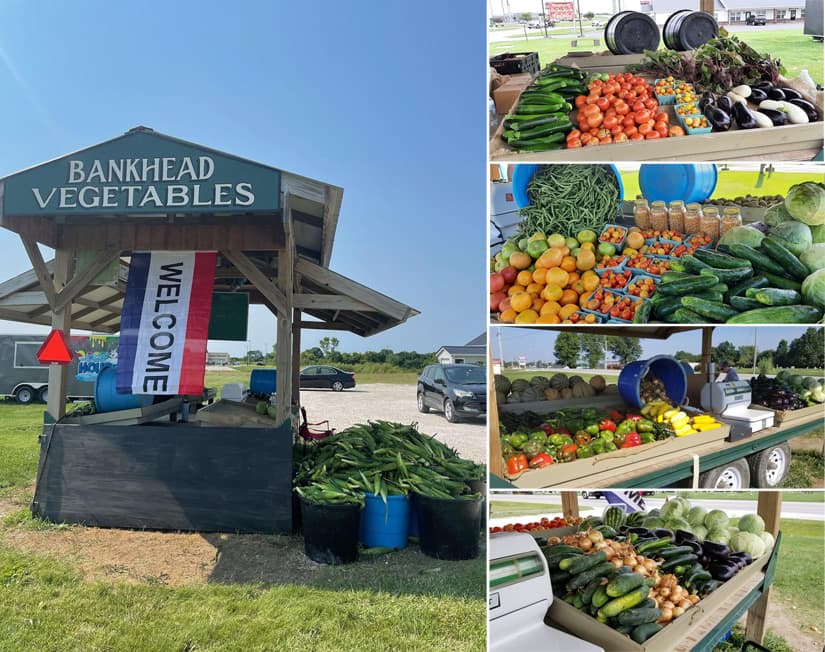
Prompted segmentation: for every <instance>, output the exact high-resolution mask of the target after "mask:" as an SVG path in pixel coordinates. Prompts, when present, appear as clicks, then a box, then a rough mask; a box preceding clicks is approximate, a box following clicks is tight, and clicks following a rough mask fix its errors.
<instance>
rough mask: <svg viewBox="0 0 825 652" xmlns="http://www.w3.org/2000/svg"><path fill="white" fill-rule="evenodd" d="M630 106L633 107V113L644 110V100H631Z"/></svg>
mask: <svg viewBox="0 0 825 652" xmlns="http://www.w3.org/2000/svg"><path fill="white" fill-rule="evenodd" d="M630 108H632V109H633V113H638V112H639V111H644V109H645V103H644V100H636V101H635V102H633V104H632V105H631V107H630Z"/></svg>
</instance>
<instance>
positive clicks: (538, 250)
mask: <svg viewBox="0 0 825 652" xmlns="http://www.w3.org/2000/svg"><path fill="white" fill-rule="evenodd" d="M549 248H550V246H549V245H548V244H547V240H532V241H530V242H528V243H527V253H528V254H530V255H531V256H532V257H533V258H538V257H539V256H541V255H542V254H543V253H544V252H545V251H547V250H548V249H549Z"/></svg>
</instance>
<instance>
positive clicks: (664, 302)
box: [653, 294, 682, 319]
mask: <svg viewBox="0 0 825 652" xmlns="http://www.w3.org/2000/svg"><path fill="white" fill-rule="evenodd" d="M654 297H661V300H660V301H657V302H656V303H655V304H654V306H653V314H655V315H656V318H657V319H665V318H666V317H669V316H670V315H672V314H673V313H674V312H676V311H677V310H678V309H679V308H681V307H682V301H681V297H679V296H675V297H670V296H665V295H662V294H656V295H654Z"/></svg>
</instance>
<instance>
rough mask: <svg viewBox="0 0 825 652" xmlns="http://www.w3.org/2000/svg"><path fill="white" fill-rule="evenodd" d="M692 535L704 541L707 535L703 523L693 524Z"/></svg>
mask: <svg viewBox="0 0 825 652" xmlns="http://www.w3.org/2000/svg"><path fill="white" fill-rule="evenodd" d="M693 536H695V537H696V538H697V539H699V541H704V540H705V539H706V538H707V536H708V529H707V528H706V527H705V526H704V525H694V526H693Z"/></svg>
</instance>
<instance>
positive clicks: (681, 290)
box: [656, 256, 719, 296]
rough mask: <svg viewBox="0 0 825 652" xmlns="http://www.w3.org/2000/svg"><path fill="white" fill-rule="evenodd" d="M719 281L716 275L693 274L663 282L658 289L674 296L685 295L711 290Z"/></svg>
mask: <svg viewBox="0 0 825 652" xmlns="http://www.w3.org/2000/svg"><path fill="white" fill-rule="evenodd" d="M682 258H684V256H682ZM718 282H719V279H718V278H716V277H715V276H691V277H690V278H682V279H676V280H675V281H671V282H670V283H661V284H660V285H659V287H658V288H657V289H656V291H657V292H660V293H662V294H668V295H672V296H673V295H676V296H684V295H685V294H693V293H695V292H701V291H702V290H709V289H710V288H712V287H713V286H714V285H716V284H717V283H718Z"/></svg>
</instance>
